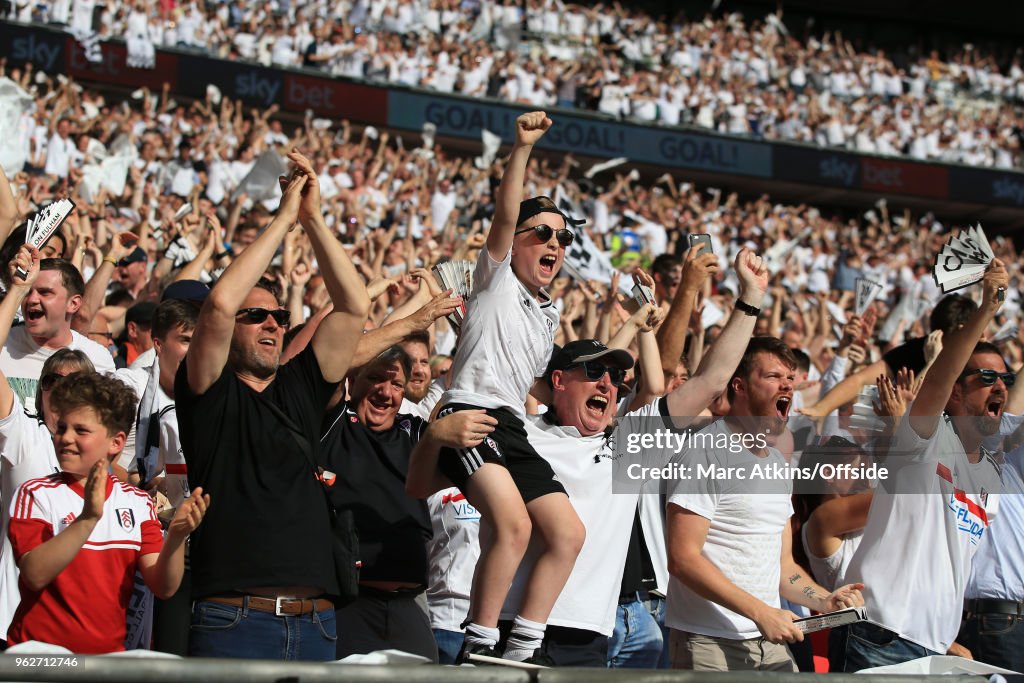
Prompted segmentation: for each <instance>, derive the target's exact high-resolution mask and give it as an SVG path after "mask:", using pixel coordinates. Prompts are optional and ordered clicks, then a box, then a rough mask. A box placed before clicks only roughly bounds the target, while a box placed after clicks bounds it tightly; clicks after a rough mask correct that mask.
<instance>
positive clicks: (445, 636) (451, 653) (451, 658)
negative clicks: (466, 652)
mask: <svg viewBox="0 0 1024 683" xmlns="http://www.w3.org/2000/svg"><path fill="white" fill-rule="evenodd" d="M433 631H434V640H436V641H437V663H438V664H454V663H455V658H456V657H458V656H459V650H461V649H462V641H463V640H465V639H466V634H465V633H463V632H462V631H445V630H444V629H443V628H435V629H433Z"/></svg>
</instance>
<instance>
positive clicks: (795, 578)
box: [789, 572, 803, 585]
mask: <svg viewBox="0 0 1024 683" xmlns="http://www.w3.org/2000/svg"><path fill="white" fill-rule="evenodd" d="M802 578H803V574H800V573H799V572H797V573H796V574H793V576H791V577H789V584H790V585H793V584H794V583H796V582H797V581H799V580H800V579H802Z"/></svg>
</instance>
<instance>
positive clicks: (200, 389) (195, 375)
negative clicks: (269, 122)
mask: <svg viewBox="0 0 1024 683" xmlns="http://www.w3.org/2000/svg"><path fill="white" fill-rule="evenodd" d="M306 180H307V177H306V176H305V175H296V176H295V177H293V178H292V179H291V180H290V181H289V182H288V186H287V188H286V189H285V191H284V196H283V197H282V198H281V206H280V208H279V209H278V210H277V215H276V216H274V220H273V221H271V222H270V225H269V226H268V227H267V229H266V230H264V231H263V234H262V235H260V236H259V237H258V238H256V240H255V241H254V242H253V243H252V244H250V245H249V246H248V247H247V248H246V249H245V251H243V252H242V253H241V254H240V255H239V256H238V258H236V259H235V260H234V261H232V262H231V265H230V266H228V268H227V270H225V271H224V274H223V275H222V276H221V278H220V280H219V281H218V282H217V286H216V287H214V288H213V289H212V290H211V291H210V295H209V296H207V297H206V301H204V302H203V307H202V309H201V310H200V311H199V320H198V321H197V322H196V329H195V332H193V333H192V343H191V344H190V345H189V349H188V355H187V356H186V358H187V366H188V385H189V388H190V389H191V390H192V391H193V392H194V393H196V394H202V393H205V392H206V390H207V389H209V388H210V386H211V385H212V384H213V383H214V382H215V381H217V378H218V377H220V375H221V373H222V372H223V371H224V366H225V365H226V364H227V361H228V350H229V349H230V347H231V336H232V334H233V333H234V329H235V314H236V313H238V309H239V307H240V306H241V305H242V302H243V301H245V297H246V296H248V295H249V292H250V291H251V290H252V288H253V287H254V286H256V283H257V282H259V279H260V276H261V275H263V273H264V272H265V271H266V269H267V267H268V266H269V265H270V261H271V259H273V258H274V253H275V252H276V251H277V248H278V246H280V244H281V240H283V239H284V236H285V233H287V232H288V230H289V229H291V227H292V226H293V225H295V221H296V220H297V219H298V217H299V202H300V201H301V200H302V189H303V188H304V187H305V186H306Z"/></svg>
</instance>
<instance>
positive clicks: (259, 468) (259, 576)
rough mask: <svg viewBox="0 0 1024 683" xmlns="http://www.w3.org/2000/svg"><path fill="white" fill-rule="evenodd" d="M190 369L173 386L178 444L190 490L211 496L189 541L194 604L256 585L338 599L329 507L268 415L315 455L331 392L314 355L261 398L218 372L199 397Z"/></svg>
mask: <svg viewBox="0 0 1024 683" xmlns="http://www.w3.org/2000/svg"><path fill="white" fill-rule="evenodd" d="M187 363H188V359H187V358H186V359H185V360H184V361H182V363H181V367H180V368H179V369H178V374H177V376H176V377H175V381H174V393H175V403H176V405H177V412H178V425H179V430H180V436H181V445H182V449H183V452H184V455H185V461H186V463H187V464H188V483H189V486H190V488H192V489H195V487H197V486H202V487H203V490H204V491H205V492H206V493H209V494H210V508H209V510H208V511H207V513H206V518H205V519H204V520H203V523H202V524H201V525H200V526H199V528H198V529H196V532H195V533H194V534H192V539H191V541H190V557H191V563H192V596H193V597H194V598H201V597H204V596H207V595H215V594H218V593H225V592H231V591H240V592H245V591H246V589H248V588H254V587H258V586H312V587H318V588H322V589H323V591H324V593H326V594H328V595H333V594H337V592H338V584H337V579H336V578H335V572H334V559H333V555H332V553H331V543H330V537H331V527H330V518H329V514H330V513H329V511H328V507H327V499H326V497H325V496H324V494H323V489H322V487H321V484H320V482H318V481H317V479H316V477H315V475H314V472H313V467H312V465H311V464H310V462H309V460H308V459H307V458H306V457H305V455H303V453H302V451H301V450H300V446H299V444H298V442H297V440H296V438H295V437H294V436H293V435H292V432H291V430H290V429H289V427H288V426H287V425H286V424H284V423H283V422H282V420H281V419H280V418H278V417H277V415H276V414H275V412H274V411H273V410H272V409H271V408H270V407H268V404H270V403H272V404H273V405H276V406H277V407H278V408H279V409H280V411H281V412H283V413H284V414H285V415H287V416H288V417H289V418H291V422H292V423H293V424H294V425H295V426H296V427H298V428H300V429H301V431H302V434H303V435H305V437H306V440H307V441H308V442H309V444H310V445H311V447H313V448H316V447H317V441H318V439H317V436H318V434H319V432H320V420H321V417H322V415H323V413H324V409H325V408H326V406H327V402H328V400H329V399H330V396H331V393H332V392H333V391H334V389H335V387H336V386H337V385H336V384H332V383H330V382H327V381H325V380H324V377H323V373H321V371H320V365H319V364H318V363H317V360H316V356H315V355H314V354H313V350H312V348H311V347H307V348H306V350H305V351H303V352H302V353H300V354H299V355H298V356H296V357H295V358H294V359H292V360H291V361H290V362H288V363H287V364H285V365H283V366H281V367H280V368H278V371H277V377H276V378H275V379H274V381H273V382H272V383H271V384H270V385H269V386H268V387H267V388H266V389H264V390H263V392H262V393H259V392H256V391H253V390H252V389H251V388H249V387H248V386H246V385H245V384H243V383H242V382H241V380H239V379H238V377H237V376H236V375H235V373H234V372H232V371H231V369H230V368H225V369H224V372H222V373H221V376H220V377H219V378H218V379H217V381H216V382H214V383H213V385H212V386H211V387H210V388H209V389H207V390H206V393H204V394H202V395H201V396H196V395H195V394H193V393H192V391H191V390H190V389H189V386H188V375H187V370H186V368H187ZM311 455H313V457H314V458H315V457H316V454H315V453H313V454H311Z"/></svg>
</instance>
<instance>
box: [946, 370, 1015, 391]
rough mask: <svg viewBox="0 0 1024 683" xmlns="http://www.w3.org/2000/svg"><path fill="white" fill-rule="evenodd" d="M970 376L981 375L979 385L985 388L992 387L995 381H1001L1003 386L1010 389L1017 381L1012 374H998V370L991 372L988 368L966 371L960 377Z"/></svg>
mask: <svg viewBox="0 0 1024 683" xmlns="http://www.w3.org/2000/svg"><path fill="white" fill-rule="evenodd" d="M971 375H981V383H982V384H984V385H985V386H987V387H990V386H992V385H993V384H995V383H996V380H997V379H1002V380H1003V384H1005V385H1006V386H1008V387H1012V386H1013V383H1014V382H1016V381H1017V375H1015V374H1014V373H1012V372H999V371H998V370H992V369H990V368H978V369H977V370H968V371H967V372H965V373H964V374H962V375H960V376H961V377H970V376H971Z"/></svg>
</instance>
